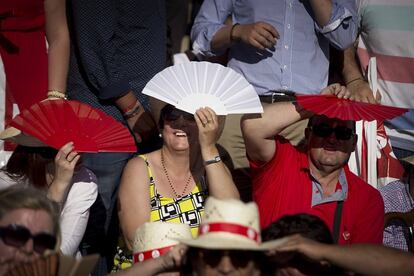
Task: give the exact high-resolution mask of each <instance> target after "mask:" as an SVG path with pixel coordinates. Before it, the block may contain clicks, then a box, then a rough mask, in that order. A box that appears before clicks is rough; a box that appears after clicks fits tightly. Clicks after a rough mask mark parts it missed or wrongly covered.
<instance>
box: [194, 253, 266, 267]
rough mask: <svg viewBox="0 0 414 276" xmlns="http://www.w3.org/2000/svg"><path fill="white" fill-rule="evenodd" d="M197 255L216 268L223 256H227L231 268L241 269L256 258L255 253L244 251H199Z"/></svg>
mask: <svg viewBox="0 0 414 276" xmlns="http://www.w3.org/2000/svg"><path fill="white" fill-rule="evenodd" d="M198 254H199V257H201V258H202V259H203V260H204V262H205V263H206V264H208V265H210V266H212V267H216V266H218V265H219V264H220V262H221V259H222V257H223V256H228V257H229V258H230V260H231V263H232V264H233V266H235V267H242V268H243V267H246V266H247V265H248V263H249V262H250V261H252V260H255V258H256V257H257V256H258V255H257V253H256V252H252V251H244V250H209V249H199V251H198Z"/></svg>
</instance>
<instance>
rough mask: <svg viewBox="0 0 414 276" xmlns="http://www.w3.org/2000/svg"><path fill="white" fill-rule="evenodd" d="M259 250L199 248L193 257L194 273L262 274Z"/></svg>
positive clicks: (198, 274)
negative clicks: (258, 255)
mask: <svg viewBox="0 0 414 276" xmlns="http://www.w3.org/2000/svg"><path fill="white" fill-rule="evenodd" d="M255 254H258V253H257V252H252V251H243V250H207V249H199V250H197V253H196V254H194V256H191V259H192V268H193V269H192V275H196V276H213V275H231V276H258V275H260V274H261V272H260V266H259V264H258V259H259V258H258V257H257V255H255Z"/></svg>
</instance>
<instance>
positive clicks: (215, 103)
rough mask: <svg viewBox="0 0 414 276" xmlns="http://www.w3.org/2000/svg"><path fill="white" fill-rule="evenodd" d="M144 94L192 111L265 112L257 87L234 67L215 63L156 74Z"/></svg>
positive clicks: (184, 65) (182, 66) (190, 64)
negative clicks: (206, 108) (207, 108)
mask: <svg viewBox="0 0 414 276" xmlns="http://www.w3.org/2000/svg"><path fill="white" fill-rule="evenodd" d="M142 93H144V94H146V95H148V96H151V97H154V98H156V99H159V100H161V101H164V102H166V103H169V104H172V105H174V106H175V107H176V108H178V109H181V110H184V111H186V112H189V113H195V111H196V110H197V109H198V108H200V107H207V106H208V107H210V108H212V109H213V110H214V111H215V112H216V113H217V114H218V115H227V114H246V113H262V112H263V108H262V105H261V103H260V100H259V97H258V96H257V93H256V91H255V90H254V88H253V86H252V85H251V84H249V83H248V82H247V80H246V79H245V78H244V77H243V76H242V75H240V74H238V73H237V72H235V71H234V70H233V69H231V68H228V67H224V66H222V65H220V64H217V63H211V62H186V63H181V64H177V65H174V66H170V67H168V68H166V69H164V70H163V71H161V72H160V73H158V74H157V75H155V76H154V77H153V78H152V79H151V80H150V81H149V82H148V83H147V85H146V86H145V88H144V90H143V91H142Z"/></svg>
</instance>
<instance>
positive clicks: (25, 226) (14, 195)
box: [0, 185, 59, 276]
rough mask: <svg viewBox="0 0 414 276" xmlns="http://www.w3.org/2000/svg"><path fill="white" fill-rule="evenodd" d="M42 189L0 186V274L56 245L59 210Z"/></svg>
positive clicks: (53, 248) (4, 273)
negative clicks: (0, 187) (4, 187)
mask: <svg viewBox="0 0 414 276" xmlns="http://www.w3.org/2000/svg"><path fill="white" fill-rule="evenodd" d="M56 207H57V206H55V205H54V204H53V203H52V202H51V201H50V200H48V199H47V197H46V196H45V194H44V193H42V192H40V191H39V190H38V189H35V188H33V187H22V186H21V185H13V186H12V187H8V188H6V189H3V190H0V276H2V275H6V274H7V271H8V270H9V269H10V268H12V267H14V266H15V265H18V264H19V263H23V262H30V261H32V260H33V259H34V258H36V257H39V256H42V255H43V254H44V253H45V251H46V250H55V249H57V236H58V232H59V214H58V212H57V208H56Z"/></svg>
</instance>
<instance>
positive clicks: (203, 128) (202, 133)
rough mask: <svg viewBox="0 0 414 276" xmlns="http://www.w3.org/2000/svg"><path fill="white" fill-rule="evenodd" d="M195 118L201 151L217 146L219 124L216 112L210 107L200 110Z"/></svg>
mask: <svg viewBox="0 0 414 276" xmlns="http://www.w3.org/2000/svg"><path fill="white" fill-rule="evenodd" d="M194 118H195V120H196V123H197V127H198V139H199V142H200V147H201V149H203V148H208V147H211V146H215V144H216V142H217V140H218V133H219V122H218V118H217V115H216V113H215V112H214V110H213V109H211V108H209V107H204V108H199V109H197V111H196V113H195V115H194Z"/></svg>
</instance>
